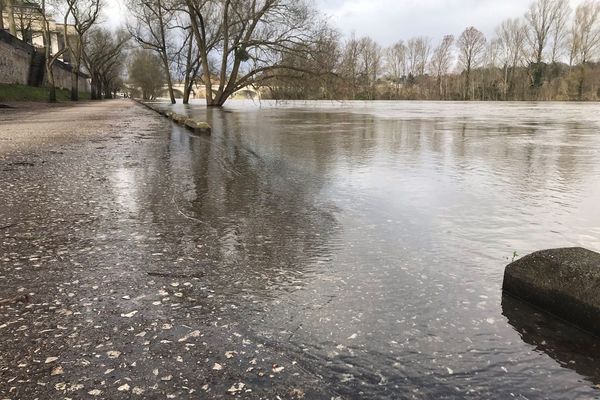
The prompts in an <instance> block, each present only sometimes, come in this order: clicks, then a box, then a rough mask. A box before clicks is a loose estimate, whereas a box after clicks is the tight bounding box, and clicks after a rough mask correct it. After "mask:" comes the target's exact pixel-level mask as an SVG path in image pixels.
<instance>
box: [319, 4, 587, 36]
mask: <svg viewBox="0 0 600 400" xmlns="http://www.w3.org/2000/svg"><path fill="white" fill-rule="evenodd" d="M315 1H317V4H318V5H319V6H320V7H321V9H322V10H323V11H324V12H325V13H326V14H327V15H329V16H330V17H331V20H332V22H333V23H334V25H335V26H337V27H338V29H339V30H341V31H342V32H343V33H344V34H346V35H348V34H350V33H352V32H355V33H356V36H358V37H360V36H365V35H368V36H371V37H372V38H373V39H375V40H377V41H378V42H379V43H380V44H382V45H389V44H391V43H393V42H395V41H397V40H399V39H408V38H410V37H412V36H428V37H430V38H432V39H434V41H438V40H439V39H441V38H442V37H443V36H444V35H447V34H454V35H459V34H460V33H461V32H462V31H463V30H464V29H465V28H466V27H468V26H475V27H476V28H477V29H479V30H481V31H482V32H484V33H485V34H486V35H493V33H494V30H495V28H496V26H498V25H499V24H500V22H502V21H503V20H504V19H506V18H514V17H519V16H522V15H523V14H525V11H526V10H527V8H528V6H529V3H530V2H529V1H528V0H315ZM567 1H570V3H571V5H572V6H573V8H574V7H575V6H576V5H577V4H579V3H581V2H582V1H583V0H567Z"/></svg>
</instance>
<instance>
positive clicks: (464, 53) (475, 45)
mask: <svg viewBox="0 0 600 400" xmlns="http://www.w3.org/2000/svg"><path fill="white" fill-rule="evenodd" d="M485 43H486V39H485V36H484V35H483V33H481V32H480V31H478V30H477V29H475V28H474V27H472V26H471V27H469V28H467V29H465V30H464V32H463V33H462V34H461V35H460V37H459V38H458V43H457V44H458V50H459V57H458V59H459V61H460V63H461V65H462V66H463V69H464V73H465V90H464V96H463V97H464V99H465V100H467V99H469V98H471V99H472V98H473V97H474V94H472V93H471V87H472V82H471V78H472V77H471V75H472V74H471V72H472V70H473V69H474V68H477V67H478V66H479V65H480V64H481V61H482V58H483V55H484V54H485V49H486V48H485Z"/></svg>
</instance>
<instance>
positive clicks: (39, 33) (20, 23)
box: [0, 0, 74, 63]
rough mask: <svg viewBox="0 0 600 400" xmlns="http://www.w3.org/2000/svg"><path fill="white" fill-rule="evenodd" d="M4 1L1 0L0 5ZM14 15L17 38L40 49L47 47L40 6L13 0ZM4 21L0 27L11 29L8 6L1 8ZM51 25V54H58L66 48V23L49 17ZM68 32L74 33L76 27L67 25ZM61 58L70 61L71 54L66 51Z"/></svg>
mask: <svg viewBox="0 0 600 400" xmlns="http://www.w3.org/2000/svg"><path fill="white" fill-rule="evenodd" d="M2 3H3V2H2V1H1V0H0V6H1V4H2ZM12 9H13V16H14V23H15V31H16V36H17V38H19V39H21V40H23V41H24V42H27V43H29V44H31V45H33V46H34V47H36V48H38V49H43V48H45V47H46V43H45V40H44V34H43V29H42V26H43V25H42V24H43V18H42V10H41V9H40V7H39V6H38V5H37V4H35V3H33V2H29V1H27V0H13V5H12ZM0 15H1V20H2V23H1V24H0V29H4V30H6V31H10V19H9V16H8V11H7V10H6V7H5V8H4V9H0ZM49 25H50V54H56V53H58V52H59V51H60V50H62V49H64V48H65V45H66V44H65V25H64V24H60V23H57V22H55V21H54V20H52V19H49ZM66 28H67V34H68V35H71V34H74V27H73V26H72V25H67V26H66ZM60 59H61V60H62V61H64V62H67V63H68V62H69V54H68V52H65V53H64V54H63V55H62V57H60Z"/></svg>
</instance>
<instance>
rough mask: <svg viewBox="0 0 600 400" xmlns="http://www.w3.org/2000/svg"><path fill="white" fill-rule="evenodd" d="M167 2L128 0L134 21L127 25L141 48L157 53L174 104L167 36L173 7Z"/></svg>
mask: <svg viewBox="0 0 600 400" xmlns="http://www.w3.org/2000/svg"><path fill="white" fill-rule="evenodd" d="M168 2H169V0H130V1H129V5H130V13H131V14H132V15H133V17H134V21H133V22H132V23H130V24H129V25H128V29H129V32H130V33H131V36H132V37H133V38H134V39H135V40H136V41H137V42H138V43H139V44H140V45H141V46H142V47H143V48H145V49H148V50H152V51H155V52H156V53H157V54H158V55H159V57H160V60H161V62H162V66H163V68H164V70H165V77H166V78H167V87H168V91H169V97H170V99H171V103H173V104H175V93H174V92H173V80H172V78H171V63H170V57H169V49H170V48H171V46H170V43H169V37H168V36H169V33H168V32H169V29H170V24H171V23H172V22H173V21H174V18H175V16H174V10H173V8H174V7H173V6H172V5H171V4H169V3H168ZM203 3H204V1H203Z"/></svg>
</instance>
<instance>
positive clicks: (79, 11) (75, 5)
mask: <svg viewBox="0 0 600 400" xmlns="http://www.w3.org/2000/svg"><path fill="white" fill-rule="evenodd" d="M66 5H67V7H68V9H69V14H70V15H71V19H72V23H73V24H72V25H71V26H72V31H71V30H70V29H69V25H67V24H65V25H64V26H63V29H64V37H65V44H66V46H67V48H68V49H69V52H70V54H71V59H70V64H71V67H72V68H71V100H72V101H77V100H79V73H80V71H81V64H82V58H83V43H84V40H85V36H86V34H87V32H88V31H89V30H90V29H91V28H92V26H94V24H95V23H96V20H97V19H98V15H99V14H100V10H101V7H102V1H101V0H66ZM73 32H74V34H73Z"/></svg>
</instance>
